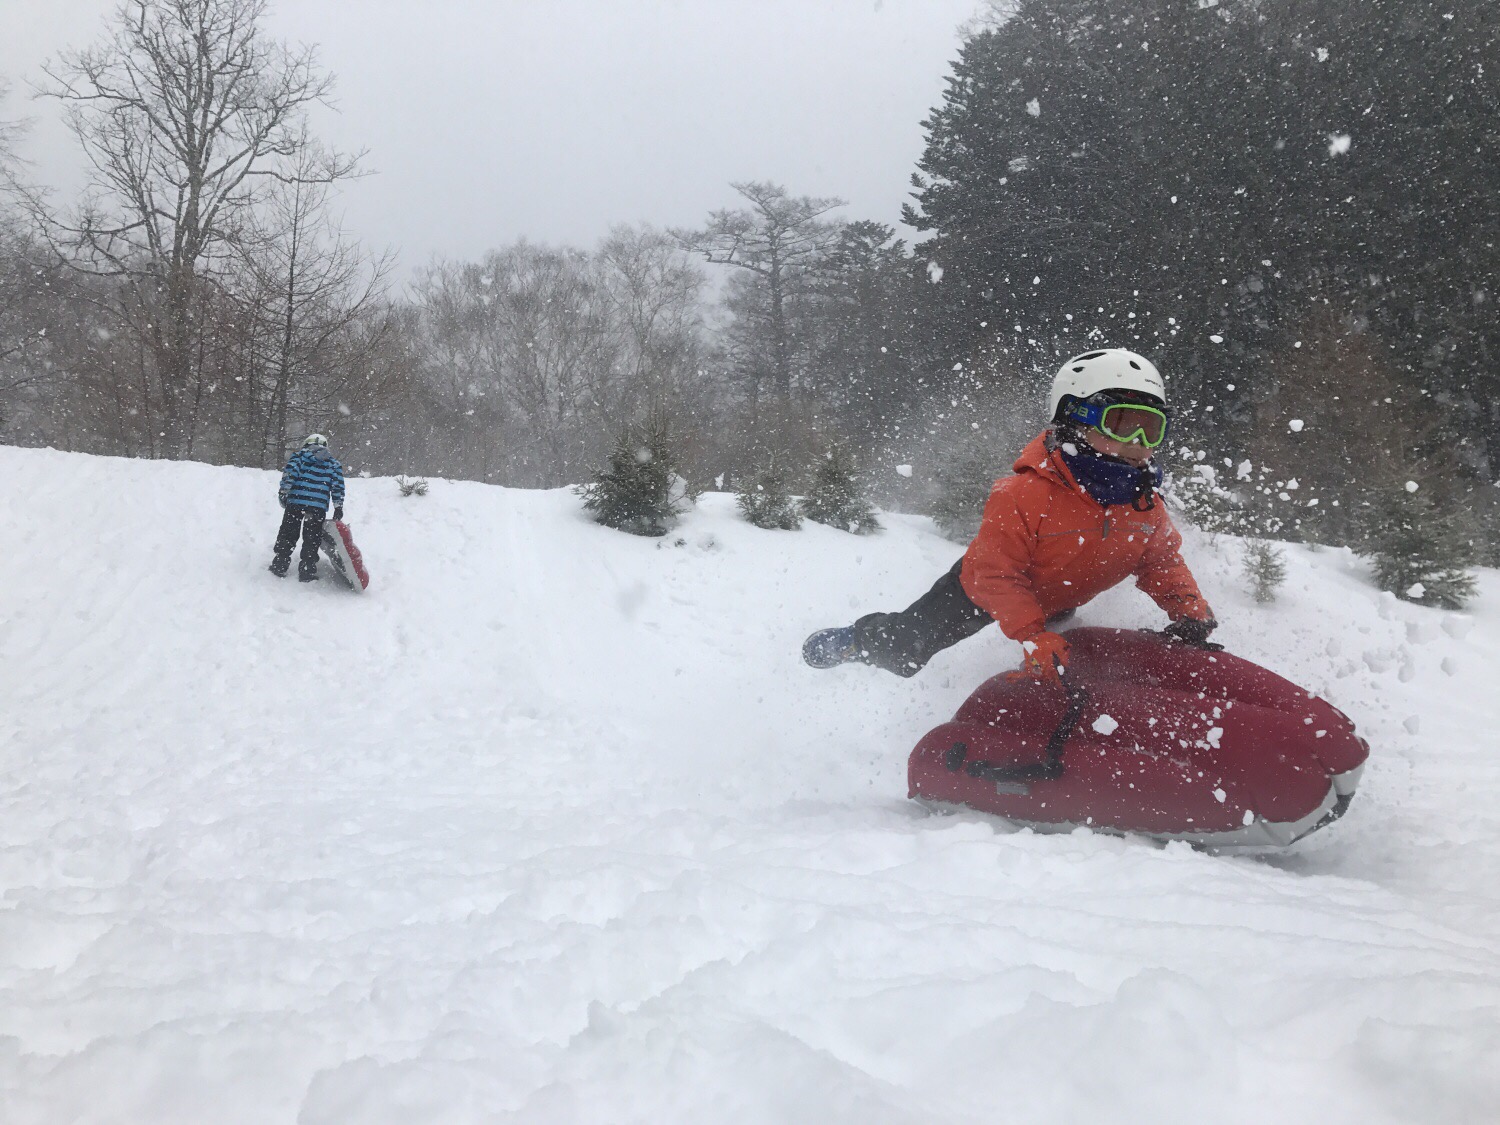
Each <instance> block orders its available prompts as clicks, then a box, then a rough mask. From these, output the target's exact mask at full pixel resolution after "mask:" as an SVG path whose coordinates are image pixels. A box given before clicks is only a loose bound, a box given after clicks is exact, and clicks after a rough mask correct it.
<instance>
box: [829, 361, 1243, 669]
mask: <svg viewBox="0 0 1500 1125" xmlns="http://www.w3.org/2000/svg"><path fill="white" fill-rule="evenodd" d="M1166 404H1167V395H1166V387H1165V384H1164V383H1163V381H1162V377H1161V374H1160V372H1158V371H1157V370H1156V368H1155V367H1154V366H1153V365H1152V364H1151V362H1150V361H1149V360H1147V359H1145V358H1144V357H1142V356H1139V355H1137V354H1135V353H1134V352H1130V351H1126V350H1124V349H1123V348H1108V349H1104V350H1101V351H1094V352H1088V353H1086V354H1084V355H1081V356H1078V357H1076V358H1074V359H1070V360H1069V361H1068V362H1067V363H1065V364H1063V366H1062V369H1061V370H1060V371H1059V372H1058V373H1057V376H1056V378H1055V379H1053V381H1052V394H1051V400H1050V403H1049V406H1050V409H1051V417H1052V425H1051V426H1050V427H1049V428H1048V429H1047V430H1045V431H1044V432H1043V433H1041V434H1040V435H1038V436H1037V437H1036V438H1035V439H1034V440H1033V441H1032V442H1031V443H1030V444H1029V445H1027V447H1026V448H1025V449H1024V450H1023V451H1022V453H1021V456H1020V457H1019V458H1018V459H1017V460H1016V463H1015V465H1014V469H1015V473H1014V475H1013V476H1009V477H1006V478H1004V479H1003V480H999V481H996V482H995V487H994V489H993V490H991V492H990V498H989V501H988V502H987V503H986V504H985V508H984V519H983V521H982V522H981V524H980V527H979V534H978V535H977V536H975V537H974V541H973V542H972V543H970V544H969V549H968V550H967V551H966V552H965V553H964V557H963V558H962V559H960V560H959V562H958V563H957V564H955V565H954V567H953V569H952V570H950V571H949V572H948V573H947V574H945V575H943V577H942V578H940V579H938V581H937V583H936V584H935V585H934V586H933V587H932V589H931V590H929V591H928V592H927V593H926V594H924V595H923V596H922V597H921V598H919V599H917V601H916V602H914V603H913V604H912V605H911V606H909V607H907V609H905V610H903V611H902V612H900V613H872V614H869V615H867V616H865V617H861V618H860V619H859V620H858V621H856V622H855V623H854V624H853V625H849V626H844V627H842V628H834V629H821V630H819V631H818V632H816V633H814V634H813V635H812V636H811V637H809V638H808V639H807V641H806V643H805V644H804V645H803V646H802V656H803V659H804V660H806V661H807V663H808V664H811V665H812V666H813V667H814V668H832V667H834V666H836V665H838V664H844V663H847V662H849V661H855V660H857V661H861V662H863V663H866V664H873V665H875V666H876V667H877V668H884V669H886V670H887V671H889V672H894V673H896V674H897V675H900V676H913V675H915V674H916V673H917V672H918V671H920V670H921V669H922V667H923V666H924V665H925V664H926V663H927V662H928V661H929V660H931V659H932V657H933V656H934V655H936V654H937V653H938V652H940V651H941V650H943V649H945V648H947V647H949V646H950V645H953V644H956V643H958V642H959V641H961V640H963V639H964V638H965V637H969V636H972V635H973V634H974V633H977V632H978V631H979V630H980V629H983V628H984V627H985V626H986V625H988V624H989V623H990V622H991V621H997V622H999V624H1000V628H1001V630H1002V631H1003V632H1004V633H1005V635H1006V636H1008V637H1011V638H1013V639H1014V640H1017V641H1020V642H1021V647H1022V649H1023V651H1024V652H1025V654H1026V655H1025V658H1024V660H1023V663H1022V671H1023V672H1025V673H1026V674H1029V675H1032V676H1036V677H1039V678H1042V679H1046V680H1051V681H1057V680H1058V679H1059V678H1060V677H1061V676H1062V675H1063V673H1064V672H1065V670H1066V667H1067V661H1068V642H1067V641H1066V640H1065V639H1064V638H1063V637H1062V636H1061V635H1060V634H1058V633H1056V632H1053V631H1052V629H1050V628H1049V626H1050V625H1057V624H1060V623H1061V622H1063V621H1065V620H1066V619H1067V618H1068V617H1071V616H1072V613H1073V610H1075V609H1077V608H1078V607H1079V606H1081V605H1083V604H1084V603H1085V602H1088V601H1089V600H1090V599H1092V598H1093V597H1095V596H1096V595H1097V594H1100V593H1102V592H1103V591H1105V590H1107V589H1109V588H1110V587H1112V586H1116V585H1118V584H1119V583H1121V582H1123V581H1124V580H1125V579H1126V578H1130V577H1134V578H1135V581H1136V585H1137V586H1139V587H1140V588H1141V589H1142V590H1144V591H1145V592H1146V593H1147V594H1149V595H1150V596H1151V598H1152V599H1153V600H1154V601H1155V602H1156V604H1157V605H1159V606H1161V608H1162V609H1163V610H1165V611H1166V613H1167V616H1168V617H1169V618H1171V624H1170V625H1169V626H1168V627H1167V630H1166V631H1167V632H1168V633H1169V634H1171V635H1172V636H1175V637H1176V638H1177V639H1179V640H1183V641H1187V642H1190V643H1194V644H1202V643H1203V642H1204V641H1205V640H1207V638H1208V635H1209V633H1210V632H1211V631H1212V630H1213V629H1214V627H1215V625H1216V624H1217V623H1216V622H1215V621H1214V616H1213V611H1212V610H1210V609H1209V606H1208V603H1207V602H1206V601H1205V600H1204V599H1203V595H1202V594H1201V593H1200V592H1199V590H1198V584H1197V582H1195V581H1194V579H1193V575H1192V572H1191V571H1189V570H1188V568H1187V564H1186V563H1184V562H1183V561H1182V555H1181V553H1180V548H1181V546H1182V536H1181V535H1180V534H1179V533H1178V531H1177V528H1176V527H1175V526H1174V525H1173V523H1172V519H1171V517H1170V516H1169V515H1168V514H1167V511H1166V508H1165V507H1164V506H1163V505H1162V504H1161V503H1160V501H1159V497H1158V494H1157V488H1158V487H1159V486H1160V484H1161V469H1160V468H1159V467H1158V466H1157V465H1156V464H1155V463H1154V462H1153V460H1152V454H1153V453H1154V452H1155V450H1156V449H1158V448H1159V447H1160V446H1161V444H1162V442H1163V441H1164V440H1165V439H1166V434H1167V429H1168V427H1169V424H1170V419H1169V415H1168V412H1167V405H1166Z"/></svg>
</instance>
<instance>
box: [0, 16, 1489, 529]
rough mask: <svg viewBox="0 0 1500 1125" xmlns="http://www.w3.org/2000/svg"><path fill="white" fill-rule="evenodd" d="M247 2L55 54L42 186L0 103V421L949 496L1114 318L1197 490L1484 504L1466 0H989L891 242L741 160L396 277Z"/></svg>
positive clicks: (115, 441)
mask: <svg viewBox="0 0 1500 1125" xmlns="http://www.w3.org/2000/svg"><path fill="white" fill-rule="evenodd" d="M263 15H264V0H131V2H130V3H127V4H126V5H124V7H123V8H122V9H121V11H120V13H119V15H118V16H117V18H116V19H115V21H114V22H113V23H112V24H111V26H110V28H109V34H108V35H107V36H106V38H105V39H103V40H102V41H101V42H100V43H99V44H98V45H97V46H95V47H92V48H88V49H85V50H81V51H76V52H71V53H67V54H64V55H62V56H61V57H60V58H58V59H57V60H55V61H54V62H53V63H52V64H51V65H49V67H48V69H47V74H46V77H45V79H44V82H43V84H42V91H43V93H44V94H45V96H48V97H50V98H52V99H55V100H56V101H58V102H59V103H60V104H61V105H62V106H63V108H64V110H65V113H66V116H67V120H68V123H69V125H70V126H71V128H72V130H73V134H74V136H75V138H76V139H77V143H78V144H79V146H80V147H81V150H82V151H83V153H84V154H85V155H86V157H87V162H88V167H89V168H90V169H91V173H92V175H91V180H90V183H89V186H88V188H87V190H86V191H85V192H84V193H83V195H82V197H81V198H80V199H78V200H74V201H63V202H62V203H58V202H56V201H54V200H53V199H51V198H50V197H49V196H48V195H46V194H45V193H44V192H42V191H40V190H38V189H36V188H35V187H31V186H27V185H25V184H24V183H22V182H21V181H22V179H23V177H22V176H21V175H20V173H19V172H18V170H17V165H16V162H15V161H14V159H13V153H14V150H15V147H16V144H17V138H16V137H15V135H14V134H13V132H0V155H3V156H4V157H5V159H4V167H5V172H4V175H5V182H6V184H7V186H8V191H7V193H6V199H7V200H8V204H7V206H6V209H5V212H4V217H3V218H4V221H3V224H0V440H4V441H7V442H13V443H20V444H46V445H52V446H56V447H59V448H66V449H78V450H84V451H89V452H100V453H116V454H123V455H129V456H144V457H192V458H196V459H200V460H207V461H215V462H223V463H234V464H246V465H260V466H263V467H274V466H276V465H278V464H279V463H280V461H281V459H282V458H283V456H284V455H285V452H286V449H287V448H288V446H289V445H290V444H292V443H293V442H294V441H295V440H296V439H298V438H299V437H300V436H301V435H302V434H303V433H305V432H307V431H308V430H312V429H317V430H323V431H326V432H329V433H331V434H333V435H334V436H335V438H336V439H337V441H338V443H339V446H340V449H341V452H343V453H344V454H345V455H346V457H347V458H348V460H349V461H350V462H351V463H352V464H353V465H354V466H355V467H356V468H358V469H360V470H365V471H369V472H373V473H396V472H405V473H417V474H428V475H445V476H455V477H468V478H472V479H477V480H483V481H489V482H493V483H499V484H508V485H520V486H555V485H562V484H569V483H577V482H579V481H581V480H584V479H586V478H587V477H588V475H589V473H590V472H591V471H592V470H594V469H595V468H597V467H598V466H599V464H600V463H601V462H602V460H603V459H604V458H605V457H607V456H608V454H609V452H610V451H611V450H612V449H613V448H614V447H615V444H616V439H617V438H618V435H619V434H620V432H621V431H622V429H623V428H624V427H625V426H626V425H638V424H643V423H646V422H647V421H648V420H651V421H654V422H660V421H663V420H665V421H667V422H669V423H670V426H671V429H672V430H673V432H674V434H675V435H676V436H675V438H674V440H675V441H677V442H678V444H679V446H680V449H681V453H680V457H679V459H678V461H679V464H680V465H681V467H682V470H683V472H684V473H686V474H687V475H688V476H689V477H690V478H692V479H693V483H694V486H695V487H704V486H713V485H715V483H716V482H718V483H721V484H723V485H724V486H725V487H732V486H734V485H735V484H737V483H738V482H739V481H740V480H742V479H745V478H748V477H749V476H750V475H752V474H755V473H758V472H763V471H765V470H766V468H767V467H768V466H770V465H772V464H773V463H774V464H776V465H778V466H781V467H782V469H783V470H785V469H786V467H787V466H798V465H802V466H809V467H810V466H811V465H813V464H814V463H815V462H816V461H817V459H818V458H819V457H822V456H824V455H825V454H826V452H827V451H828V450H830V449H832V448H835V447H837V448H839V449H843V450H853V451H854V453H855V455H856V460H857V461H858V462H859V463H860V464H861V465H862V466H863V467H864V468H865V469H867V470H879V474H880V475H879V477H878V478H877V495H879V496H880V497H881V498H882V499H885V500H886V501H887V502H892V501H895V502H905V503H910V504H914V505H917V504H931V505H933V506H934V507H935V508H936V510H937V511H938V513H939V514H940V515H943V514H944V513H950V514H951V513H961V512H962V511H963V510H964V509H965V508H966V506H971V505H972V504H973V503H977V502H978V501H977V500H973V499H970V497H972V496H974V494H975V493H976V491H978V490H980V489H981V488H982V487H983V482H984V481H985V479H986V478H991V479H992V478H993V476H995V475H998V474H999V473H1001V472H1003V471H1005V469H1006V468H1007V467H1008V465H1007V462H1008V459H1009V457H1010V455H1011V453H1012V452H1013V450H1014V449H1015V448H1017V447H1018V446H1019V443H1020V441H1021V440H1022V439H1023V438H1024V437H1026V436H1029V433H1033V432H1035V430H1036V429H1037V428H1039V427H1040V425H1041V424H1042V422H1043V421H1044V419H1043V418H1042V417H1041V416H1040V408H1039V406H1038V405H1037V404H1038V402H1039V401H1040V388H1041V387H1042V385H1043V384H1044V383H1045V381H1046V379H1047V378H1048V377H1049V376H1050V373H1051V371H1052V369H1053V368H1054V367H1055V366H1056V364H1057V363H1059V362H1060V361H1061V360H1062V359H1064V358H1066V357H1067V355H1069V354H1076V353H1077V352H1079V351H1083V350H1087V349H1088V348H1090V347H1092V346H1096V345H1100V344H1112V345H1121V346H1129V347H1135V348H1137V349H1138V350H1141V351H1143V352H1145V353H1146V354H1148V355H1150V356H1151V357H1152V358H1153V359H1154V360H1156V361H1157V363H1158V364H1159V366H1160V367H1161V368H1162V369H1163V370H1164V371H1165V372H1166V373H1167V375H1168V378H1169V385H1170V386H1171V388H1172V390H1173V394H1174V398H1175V400H1176V405H1177V407H1178V411H1179V426H1178V434H1179V439H1178V440H1177V441H1175V442H1174V449H1173V450H1172V452H1171V457H1172V458H1173V459H1174V467H1175V468H1176V470H1177V471H1176V476H1177V477H1178V479H1179V480H1180V481H1181V482H1182V483H1183V485H1184V488H1183V490H1182V491H1183V495H1184V497H1185V498H1187V499H1188V500H1189V502H1191V503H1194V504H1196V505H1197V506H1198V510H1199V512H1200V514H1201V516H1202V518H1204V519H1205V520H1208V521H1214V520H1217V521H1219V522H1220V525H1222V526H1233V527H1239V528H1247V529H1251V530H1271V531H1275V532H1277V533H1278V534H1282V535H1286V536H1290V537H1297V536H1303V537H1307V538H1316V539H1320V540H1323V541H1328V542H1339V543H1357V542H1360V541H1362V540H1364V539H1368V538H1369V537H1370V536H1371V535H1373V534H1375V532H1376V530H1377V529H1378V526H1379V525H1380V524H1381V523H1382V521H1385V520H1386V519H1387V518H1388V517H1390V515H1391V513H1392V512H1399V513H1401V514H1400V518H1401V519H1404V520H1407V521H1408V522H1411V521H1412V520H1416V521H1417V522H1419V523H1422V522H1426V521H1430V520H1444V519H1446V520H1447V521H1448V522H1449V523H1450V524H1451V523H1453V521H1457V525H1458V526H1460V527H1461V530H1462V532H1463V534H1464V536H1465V537H1466V541H1472V542H1473V543H1474V544H1475V547H1476V549H1477V550H1481V551H1491V552H1492V551H1493V550H1494V548H1495V543H1496V541H1497V538H1500V531H1497V527H1496V522H1495V519H1494V510H1495V507H1496V505H1495V503H1494V501H1495V494H1496V492H1497V490H1496V489H1495V488H1494V487H1493V484H1492V482H1493V481H1494V480H1495V477H1496V475H1497V471H1500V470H1497V466H1496V459H1497V457H1500V444H1497V443H1500V437H1497V432H1500V431H1497V425H1496V423H1497V422H1500V385H1497V382H1500V373H1497V368H1496V358H1497V349H1500V325H1497V323H1496V321H1495V318H1494V317H1493V315H1492V313H1491V302H1492V301H1493V299H1494V294H1493V292H1492V290H1493V286H1494V281H1493V279H1494V278H1495V277H1496V276H1500V261H1497V252H1496V240H1497V235H1500V231H1497V229H1496V228H1497V226H1500V214H1497V212H1496V210H1495V208H1494V207H1493V206H1491V205H1490V203H1489V198H1490V195H1491V194H1492V193H1493V190H1494V189H1495V187H1496V185H1497V183H1500V177H1497V160H1500V144H1497V142H1500V136H1497V130H1500V126H1497V122H1500V112H1497V111H1500V90H1497V87H1496V82H1497V80H1500V77H1497V76H1500V49H1497V44H1500V14H1497V12H1496V10H1495V9H1494V5H1492V4H1490V3H1488V2H1487V0H1453V2H1451V3H1443V4H1435V3H1429V2H1428V0H1221V2H1218V3H1208V2H1205V0H1016V2H1012V0H992V2H991V3H990V5H989V8H988V10H987V12H986V14H985V16H984V18H981V19H980V20H978V21H976V23H975V24H974V25H973V26H972V27H970V28H969V29H968V30H967V33H966V34H965V36H964V38H963V41H962V44H961V47H960V49H959V52H958V56H957V58H956V59H955V60H954V62H953V65H952V70H951V73H950V75H949V76H948V80H947V88H946V91H945V93H944V95H943V97H942V99H941V101H940V103H939V104H938V105H937V106H935V107H933V109H932V111H931V113H930V114H929V116H928V117H927V119H926V121H925V122H924V126H925V129H926V137H927V140H926V146H925V150H924V152H923V155H922V157H921V160H920V162H919V165H918V167H917V169H916V170H915V172H914V175H913V179H912V202H911V204H910V205H909V207H908V208H907V210H906V213H905V215H904V220H905V222H906V224H907V225H908V226H909V227H910V228H912V229H914V230H915V231H917V232H918V237H917V238H916V239H915V241H914V243H913V244H908V242H906V241H905V240H903V239H901V238H898V237H897V232H896V231H895V230H894V229H893V228H892V227H890V226H888V225H884V224H881V223H878V222H872V221H868V220H861V219H858V218H851V217H849V216H847V215H845V214H844V213H843V211H844V208H843V205H842V202H841V201H840V200H838V199H835V198H824V197H811V196H800V195H797V194H795V191H794V190H789V189H788V188H786V187H783V186H781V185H777V184H773V183H767V182H745V183H737V184H734V185H731V186H730V188H728V189H726V203H727V206H726V207H725V208H724V209H723V210H720V211H715V212H713V213H712V214H710V215H708V216H705V217H704V219H703V221H702V222H701V223H700V224H698V225H696V226H691V227H684V228H681V229H673V230H665V231H663V230H654V229H650V228H647V227H643V226H629V225H623V226H620V227H617V228H616V229H614V230H613V231H612V232H611V233H610V234H609V235H608V236H607V237H605V238H604V239H602V240H601V241H600V242H599V243H598V244H597V245H595V246H592V247H587V248H579V247H565V246H546V245H540V244H537V243H533V242H530V241H525V240H520V241H517V242H515V243H513V244H511V245H509V246H504V247H499V248H496V249H492V250H488V251H485V252H482V253H480V252H476V254H475V255H474V256H473V257H472V258H471V259H470V260H465V261H447V262H439V263H436V264H433V265H431V266H429V267H427V268H425V269H423V270H421V271H419V272H418V273H417V275H416V276H415V279H414V280H413V281H412V282H411V284H410V285H409V286H407V287H405V288H402V289H398V288H397V287H395V286H394V285H393V284H392V277H393V269H394V265H395V263H394V262H393V261H391V260H390V259H389V258H385V257H381V256H380V255H377V254H373V253H371V252H370V251H369V250H367V249H366V248H364V247H362V246H360V245H358V244H356V243H355V242H353V241H352V240H350V239H349V238H348V237H347V236H346V235H345V234H344V232H343V231H341V230H340V229H339V228H338V226H337V224H336V223H335V222H334V221H333V218H332V215H333V207H332V205H333V202H334V200H335V199H336V193H337V191H338V190H339V188H340V185H341V184H343V183H345V182H346V181H348V180H349V179H351V178H352V177H356V176H358V175H360V174H361V171H360V164H361V157H362V154H358V153H353V154H349V153H339V152H334V151H330V150H328V149H327V148H325V147H324V146H323V145H322V144H320V143H319V142H318V140H317V138H316V137H315V136H313V135H312V133H311V131H310V129H309V126H308V121H307V111H308V110H309V108H310V107H311V106H313V105H315V104H317V103H319V102H320V101H323V100H325V99H326V98H327V97H328V95H329V93H330V90H331V79H330V78H329V77H328V76H327V75H326V74H325V73H323V72H322V71H321V69H320V68H319V66H318V62H317V58H316V54H315V53H314V52H312V51H310V50H293V49H290V48H288V47H285V46H283V45H281V44H278V43H275V42H273V41H271V40H270V39H269V38H268V37H267V36H266V35H265V33H264V31H263V28H262V22H263ZM710 270H712V271H714V273H712V274H711V273H710V272H708V271H710ZM715 279H717V282H718V283H717V284H714V282H715ZM897 465H903V466H905V465H916V466H917V469H918V471H917V472H915V473H912V474H910V475H898V474H897V473H895V472H894V469H895V467H896V466H897ZM1247 466H1248V468H1247ZM1409 483H1410V484H1414V485H1416V486H1417V487H1416V490H1415V491H1413V490H1412V489H1410V488H1408V484H1409ZM955 497H957V498H956V499H955ZM978 499H979V500H982V492H979V493H978ZM955 518H957V520H958V522H960V523H961V522H962V520H961V517H955Z"/></svg>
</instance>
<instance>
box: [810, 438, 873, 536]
mask: <svg viewBox="0 0 1500 1125" xmlns="http://www.w3.org/2000/svg"><path fill="white" fill-rule="evenodd" d="M802 514H803V515H804V516H806V517H807V518H808V519H810V520H812V521H813V522H814V523H821V524H827V525H828V526H829V527H837V528H841V529H843V530H844V531H851V532H853V533H854V534H856V535H868V534H870V533H871V532H873V531H879V530H880V521H879V520H877V519H876V518H875V509H874V508H873V507H872V506H871V504H870V501H869V500H868V499H866V498H865V493H864V489H863V488H861V487H860V483H859V480H858V478H857V476H856V474H855V466H854V455H853V454H852V453H850V452H849V450H848V449H847V448H845V447H844V446H835V447H834V448H832V449H830V450H829V451H828V452H827V453H825V454H824V455H823V456H822V457H821V458H820V459H819V460H818V462H817V464H816V465H815V466H814V467H813V479H812V483H811V484H810V485H809V486H808V489H807V495H806V496H804V497H803V498H802Z"/></svg>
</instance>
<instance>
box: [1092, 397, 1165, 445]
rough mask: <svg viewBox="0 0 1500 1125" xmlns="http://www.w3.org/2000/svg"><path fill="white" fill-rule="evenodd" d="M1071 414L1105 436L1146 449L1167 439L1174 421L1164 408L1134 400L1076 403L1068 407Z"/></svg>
mask: <svg viewBox="0 0 1500 1125" xmlns="http://www.w3.org/2000/svg"><path fill="white" fill-rule="evenodd" d="M1068 417H1069V418H1070V419H1071V420H1072V421H1074V422H1080V423H1082V424H1083V425H1085V426H1088V427H1090V428H1091V429H1095V430H1098V431H1099V432H1100V433H1101V434H1103V435H1104V436H1105V437H1108V438H1114V439H1115V440H1116V441H1122V442H1124V443H1125V444H1126V445H1131V444H1137V443H1138V444H1140V445H1144V446H1145V447H1146V448H1147V449H1155V448H1156V447H1157V446H1159V445H1160V444H1161V443H1162V442H1164V441H1166V440H1167V430H1168V428H1169V427H1170V426H1171V423H1172V420H1171V419H1170V418H1169V417H1167V414H1166V412H1165V411H1163V410H1158V409H1156V407H1154V406H1139V405H1137V404H1136V403H1133V402H1111V403H1096V402H1075V403H1074V404H1073V405H1072V406H1070V407H1069V408H1068Z"/></svg>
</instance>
